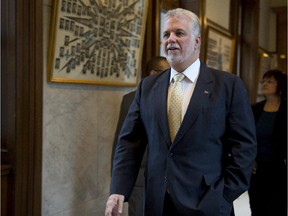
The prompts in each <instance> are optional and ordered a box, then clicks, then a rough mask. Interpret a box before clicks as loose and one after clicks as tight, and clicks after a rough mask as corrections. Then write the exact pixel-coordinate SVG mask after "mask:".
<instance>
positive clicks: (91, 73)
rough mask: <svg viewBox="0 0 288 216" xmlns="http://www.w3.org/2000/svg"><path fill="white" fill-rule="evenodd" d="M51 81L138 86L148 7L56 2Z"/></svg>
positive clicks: (123, 2) (140, 0)
mask: <svg viewBox="0 0 288 216" xmlns="http://www.w3.org/2000/svg"><path fill="white" fill-rule="evenodd" d="M53 7H54V8H53V14H52V19H51V31H50V39H49V42H50V43H49V47H48V64H47V70H48V81H51V82H65V83H87V84H103V85H123V86H135V85H137V81H138V78H139V76H140V75H141V59H142V49H143V43H144V35H145V26H146V16H147V8H148V1H146V0H119V1H114V0H113V1H112V0H54V5H53Z"/></svg>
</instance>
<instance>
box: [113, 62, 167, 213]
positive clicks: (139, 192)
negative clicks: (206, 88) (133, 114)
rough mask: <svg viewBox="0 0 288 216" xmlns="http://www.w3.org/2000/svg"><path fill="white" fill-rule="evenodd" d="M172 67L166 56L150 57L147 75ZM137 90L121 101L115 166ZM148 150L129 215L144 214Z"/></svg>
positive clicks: (115, 140)
mask: <svg viewBox="0 0 288 216" xmlns="http://www.w3.org/2000/svg"><path fill="white" fill-rule="evenodd" d="M168 68H170V65H169V63H168V62H167V60H166V58H165V57H163V56H155V57H152V58H151V59H149V61H148V62H147V64H146V68H145V72H146V76H149V75H153V74H155V73H158V72H161V71H164V70H167V69H168ZM135 92H136V91H132V92H129V93H128V94H126V95H124V96H123V98H122V102H121V108H120V113H119V119H118V123H117V128H116V132H115V137H114V143H113V148H112V155H111V156H112V157H111V164H112V167H113V159H114V154H115V149H116V145H117V141H118V135H119V132H120V130H121V127H122V125H123V122H124V120H125V118H126V115H127V113H128V111H129V108H130V105H131V104H132V101H133V99H134V96H135ZM146 155H147V152H146V151H145V154H144V156H143V159H142V163H141V166H140V170H139V173H138V177H137V180H136V182H135V185H134V188H133V191H132V193H131V196H130V198H129V209H128V211H129V216H144V203H145V202H144V201H145V200H144V198H145V197H144V182H145V180H144V171H145V165H146V158H147V156H146Z"/></svg>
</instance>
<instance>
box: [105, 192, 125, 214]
mask: <svg viewBox="0 0 288 216" xmlns="http://www.w3.org/2000/svg"><path fill="white" fill-rule="evenodd" d="M123 203H124V196H123V195H120V194H112V195H110V197H109V198H108V201H107V203H106V209H105V216H120V215H121V214H122V213H123Z"/></svg>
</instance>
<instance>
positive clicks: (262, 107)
mask: <svg viewBox="0 0 288 216" xmlns="http://www.w3.org/2000/svg"><path fill="white" fill-rule="evenodd" d="M261 90H262V94H263V96H264V97H265V100H263V101H261V102H258V103H256V104H255V105H253V106H252V108H253V113H254V118H255V123H256V134H257V142H258V152H257V157H256V161H255V166H254V169H253V174H252V178H251V185H250V189H249V191H248V192H249V198H250V207H251V212H252V216H260V215H261V216H266V215H267V216H268V215H269V216H272V215H275V216H276V215H277V216H287V75H286V74H284V73H282V72H281V71H279V70H269V71H267V72H266V73H265V74H264V75H263V80H262V81H261Z"/></svg>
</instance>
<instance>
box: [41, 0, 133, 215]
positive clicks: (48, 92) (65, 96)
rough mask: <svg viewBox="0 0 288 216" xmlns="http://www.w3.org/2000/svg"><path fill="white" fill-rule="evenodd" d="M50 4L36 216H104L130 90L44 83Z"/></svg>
mask: <svg viewBox="0 0 288 216" xmlns="http://www.w3.org/2000/svg"><path fill="white" fill-rule="evenodd" d="M52 2H54V1H52V0H45V1H44V73H45V74H44V79H45V80H44V85H43V94H44V95H43V182H42V185H43V186H42V187H43V192H42V216H79V215H82V216H87V215H91V216H92V215H94V216H98V215H104V209H105V203H106V199H107V198H108V193H109V184H110V155H111V149H112V142H113V136H114V131H115V129H116V123H117V119H118V113H119V109H120V102H121V98H122V96H123V95H124V94H125V93H127V92H129V91H132V90H134V87H119V86H100V85H87V84H79V85H78V84H63V83H62V84H61V83H49V82H47V81H46V73H47V71H46V62H47V50H48V40H49V31H50V19H51V17H50V16H51V12H52Z"/></svg>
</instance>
